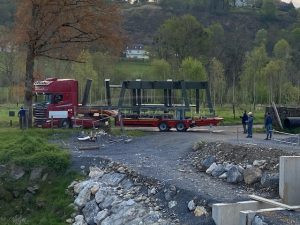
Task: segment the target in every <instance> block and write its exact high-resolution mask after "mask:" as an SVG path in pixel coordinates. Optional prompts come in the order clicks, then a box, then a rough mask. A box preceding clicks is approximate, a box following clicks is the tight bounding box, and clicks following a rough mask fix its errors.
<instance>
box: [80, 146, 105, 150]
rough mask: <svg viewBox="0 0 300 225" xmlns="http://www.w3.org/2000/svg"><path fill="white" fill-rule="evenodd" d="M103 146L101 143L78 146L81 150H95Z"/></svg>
mask: <svg viewBox="0 0 300 225" xmlns="http://www.w3.org/2000/svg"><path fill="white" fill-rule="evenodd" d="M100 148H101V146H99V145H93V146H85V147H78V149H79V150H80V151H84V150H94V149H100Z"/></svg>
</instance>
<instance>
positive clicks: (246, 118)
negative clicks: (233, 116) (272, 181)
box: [240, 111, 248, 134]
mask: <svg viewBox="0 0 300 225" xmlns="http://www.w3.org/2000/svg"><path fill="white" fill-rule="evenodd" d="M240 118H241V119H242V125H243V129H244V134H247V123H246V122H247V120H248V115H247V112H246V111H245V112H244V114H243V116H241V117H240Z"/></svg>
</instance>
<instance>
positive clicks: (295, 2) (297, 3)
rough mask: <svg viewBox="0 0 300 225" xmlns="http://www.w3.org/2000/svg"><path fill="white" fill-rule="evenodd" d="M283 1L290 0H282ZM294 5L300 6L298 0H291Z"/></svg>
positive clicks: (288, 0)
mask: <svg viewBox="0 0 300 225" xmlns="http://www.w3.org/2000/svg"><path fill="white" fill-rule="evenodd" d="M282 1H283V2H290V1H291V0H282ZM292 2H293V3H294V6H295V7H300V0H292Z"/></svg>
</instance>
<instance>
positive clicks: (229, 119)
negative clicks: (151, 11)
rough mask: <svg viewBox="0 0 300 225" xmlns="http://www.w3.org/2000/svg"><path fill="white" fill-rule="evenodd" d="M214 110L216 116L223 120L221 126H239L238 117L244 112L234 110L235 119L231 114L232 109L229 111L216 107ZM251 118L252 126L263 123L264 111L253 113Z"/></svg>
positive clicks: (226, 108) (225, 108)
mask: <svg viewBox="0 0 300 225" xmlns="http://www.w3.org/2000/svg"><path fill="white" fill-rule="evenodd" d="M215 110H216V115H218V116H219V117H222V118H224V121H223V125H238V124H241V118H240V116H242V115H243V113H244V110H242V109H236V116H235V118H234V115H233V113H232V109H230V108H229V107H222V108H220V107H216V109H215ZM253 116H254V124H263V123H264V116H265V111H264V109H259V110H256V111H253Z"/></svg>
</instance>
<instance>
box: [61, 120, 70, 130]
mask: <svg viewBox="0 0 300 225" xmlns="http://www.w3.org/2000/svg"><path fill="white" fill-rule="evenodd" d="M60 127H61V128H71V127H72V125H71V121H70V120H68V119H64V120H62V121H61V123H60Z"/></svg>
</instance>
